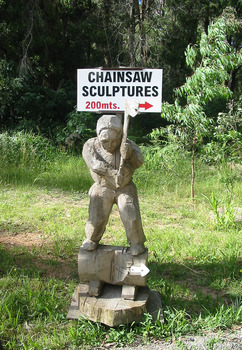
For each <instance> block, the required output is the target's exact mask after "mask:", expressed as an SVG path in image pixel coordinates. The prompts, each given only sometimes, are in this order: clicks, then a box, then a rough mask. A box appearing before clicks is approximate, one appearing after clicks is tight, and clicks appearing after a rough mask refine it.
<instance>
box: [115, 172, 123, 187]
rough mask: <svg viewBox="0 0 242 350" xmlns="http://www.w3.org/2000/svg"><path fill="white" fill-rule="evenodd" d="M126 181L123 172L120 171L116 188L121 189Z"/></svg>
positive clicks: (116, 180) (116, 179)
mask: <svg viewBox="0 0 242 350" xmlns="http://www.w3.org/2000/svg"><path fill="white" fill-rule="evenodd" d="M123 180H124V174H123V172H122V171H119V172H118V173H117V175H116V178H115V182H116V187H117V188H118V187H120V186H121V185H122V183H123Z"/></svg>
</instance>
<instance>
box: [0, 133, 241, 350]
mask: <svg viewBox="0 0 242 350" xmlns="http://www.w3.org/2000/svg"><path fill="white" fill-rule="evenodd" d="M20 136H21V135H20ZM5 137H6V136H5ZM7 137H8V138H7V140H9V137H10V136H9V135H8V136H7ZM21 137H22V141H21V142H22V143H21V147H20V146H19V149H18V151H16V155H15V156H14V152H12V153H11V152H10V155H12V158H11V157H10V156H9V157H7V154H6V148H5V153H4V157H2V158H1V159H2V162H1V168H0V339H1V342H2V345H3V347H4V349H67V348H68V349H80V348H85V347H86V348H94V347H95V346H102V345H104V344H109V345H110V346H113V347H114V346H122V345H124V344H132V343H133V342H134V341H135V340H136V339H140V338H141V339H142V341H143V342H147V341H150V340H151V339H153V338H155V339H158V338H173V337H179V336H180V335H184V334H201V333H203V332H206V331H208V330H224V329H227V328H232V327H234V326H235V325H236V324H240V323H241V320H242V306H241V276H242V261H241V255H240V254H241V223H240V222H234V220H230V221H226V223H225V221H224V220H223V219H220V217H217V216H215V219H212V218H211V211H212V212H214V210H215V209H214V206H213V205H212V203H213V204H214V201H215V199H216V200H217V203H220V205H221V206H225V207H226V206H227V207H228V206H230V207H231V208H233V207H241V206H242V205H241V198H242V196H241V195H242V193H241V191H242V190H241V187H240V182H239V171H238V169H236V168H235V169H234V168H233V169H232V170H231V169H230V167H229V168H228V165H227V164H224V165H223V166H222V167H221V166H220V167H217V168H215V167H209V166H206V165H204V164H202V163H199V162H198V163H197V178H196V180H197V183H196V199H195V202H194V203H192V202H191V200H190V170H189V165H190V163H189V160H188V158H187V156H186V157H184V158H183V161H182V162H180V161H177V162H176V160H175V159H174V158H173V159H172V162H171V164H170V165H169V162H168V161H167V160H166V162H165V163H164V164H165V165H166V166H163V165H162V164H163V163H162V160H158V161H157V163H156V164H155V166H154V170H152V164H151V163H150V162H152V160H148V161H147V163H146V164H145V165H144V166H143V167H142V168H140V169H139V171H138V172H137V174H136V175H135V182H136V184H137V187H138V191H139V198H140V207H141V215H142V221H143V226H144V231H145V234H146V237H147V243H146V246H147V247H148V249H149V268H150V270H151V272H150V274H149V277H148V286H149V287H150V288H151V289H153V290H156V291H158V292H160V294H161V297H162V303H163V308H164V322H161V321H159V320H157V322H156V323H155V324H153V323H152V322H151V317H150V315H148V314H146V315H144V319H143V321H142V322H141V323H140V324H139V325H135V324H131V325H124V326H120V327H117V328H108V327H105V326H104V325H102V324H99V323H93V322H90V321H89V320H86V319H79V320H76V321H67V320H66V315H67V312H68V309H69V305H70V302H71V297H72V294H73V292H74V289H75V286H76V284H77V283H78V275H77V253H78V249H79V246H80V244H81V242H82V240H83V239H84V227H85V223H86V221H87V216H88V195H87V191H88V188H89V186H90V184H91V183H92V181H91V178H90V175H89V173H88V170H87V168H86V166H85V164H84V162H83V160H82V158H81V157H80V156H79V157H77V156H71V155H69V154H68V153H67V152H65V151H63V150H61V151H60V150H56V149H54V148H53V149H51V146H50V145H47V146H48V147H47V148H46V151H45V152H46V153H44V154H47V155H46V156H43V153H42V157H40V156H39V155H38V154H39V151H38V147H40V148H41V147H44V146H41V145H40V144H42V145H45V143H43V140H42V139H40V140H39V141H38V140H37V141H38V142H37V141H36V140H35V143H34V142H33V140H31V137H33V136H31V137H30V136H29V138H30V140H29V144H28V143H27V141H26V137H24V136H23V135H22V136H21ZM21 137H19V138H20V139H21ZM9 142H10V141H9ZM16 142H17V141H16ZM18 142H20V141H19V140H18ZM17 144H18V143H17ZM23 145H25V147H24V148H23ZM33 145H35V146H33ZM36 145H37V146H36ZM8 147H9V148H11V147H10V146H8ZM36 147H37V150H36ZM10 150H11V149H10ZM23 150H25V152H27V153H28V152H30V156H28V157H27V156H25V160H24V157H22V156H21V155H23ZM31 152H32V153H31ZM17 154H19V156H18V157H17ZM31 154H32V156H31ZM34 154H35V155H36V156H34ZM16 158H18V160H16ZM160 161H161V164H160V166H159V162H160ZM179 169H180V170H181V171H179ZM175 174H180V177H176V176H175ZM215 208H216V206H215ZM232 214H233V213H232ZM232 214H231V215H232ZM228 215H229V214H228ZM102 242H103V243H104V244H113V245H115V244H116V245H121V244H126V238H125V233H124V229H123V227H122V224H121V221H120V218H119V215H118V211H117V209H116V208H114V210H113V213H112V215H111V217H110V221H109V224H108V227H107V230H106V233H105V235H104V237H103V241H102Z"/></svg>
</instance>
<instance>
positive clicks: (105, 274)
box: [78, 245, 148, 286]
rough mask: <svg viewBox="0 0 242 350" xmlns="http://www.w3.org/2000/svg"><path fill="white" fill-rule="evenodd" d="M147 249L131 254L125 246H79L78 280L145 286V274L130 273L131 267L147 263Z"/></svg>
mask: <svg viewBox="0 0 242 350" xmlns="http://www.w3.org/2000/svg"><path fill="white" fill-rule="evenodd" d="M147 257H148V250H147V249H146V250H145V252H144V253H143V254H140V255H138V256H133V255H131V254H130V252H129V249H128V248H127V247H117V246H107V245H99V246H98V248H97V249H96V250H94V251H87V250H85V249H84V248H82V247H81V248H80V250H79V253H78V274H79V279H80V282H89V281H95V280H97V281H102V282H104V283H110V284H117V285H123V284H129V285H136V286H145V285H146V280H147V276H141V275H140V274H139V273H137V274H136V275H135V274H131V267H132V266H135V267H140V266H141V265H142V264H144V265H146V264H147Z"/></svg>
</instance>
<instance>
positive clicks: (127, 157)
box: [82, 115, 146, 256]
mask: <svg viewBox="0 0 242 350" xmlns="http://www.w3.org/2000/svg"><path fill="white" fill-rule="evenodd" d="M124 123H125V122H124ZM127 126H128V125H127V123H126V126H125V125H124V129H125V128H126V130H127ZM96 132H97V137H94V138H91V139H89V140H88V141H87V142H86V143H85V145H84V147H83V158H84V159H85V162H86V164H87V166H88V168H89V169H90V173H91V176H92V178H93V180H94V181H95V183H94V184H93V186H92V187H91V188H90V190H89V196H90V204H89V218H88V222H87V224H86V229H85V233H86V237H87V238H86V239H85V240H84V242H83V244H82V248H84V249H85V250H87V251H91V250H95V249H96V248H97V246H98V243H99V241H100V239H101V238H102V236H103V233H104V231H105V228H106V225H107V222H108V218H109V215H110V212H111V210H112V207H113V204H117V206H118V209H119V213H120V217H121V220H122V222H123V224H124V227H125V231H126V235H127V240H128V243H129V244H130V254H131V255H134V256H136V255H139V254H141V253H143V252H144V251H145V247H144V242H145V240H146V239H145V235H144V232H143V228H142V223H141V216H140V210H139V204H138V197H137V190H136V186H135V184H134V183H133V181H132V176H133V174H134V171H135V170H136V169H137V168H139V167H140V166H141V165H142V163H143V157H142V154H141V151H140V149H139V147H138V146H137V145H136V144H135V143H134V142H133V141H131V140H129V139H127V132H126V134H125V132H123V130H122V123H121V120H120V118H119V117H118V116H116V115H103V116H102V117H101V118H100V119H99V120H98V122H97V128H96Z"/></svg>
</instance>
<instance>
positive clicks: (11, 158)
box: [0, 132, 55, 170]
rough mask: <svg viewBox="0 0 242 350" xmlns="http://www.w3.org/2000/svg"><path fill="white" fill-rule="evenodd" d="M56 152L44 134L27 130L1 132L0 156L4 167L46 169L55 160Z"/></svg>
mask: <svg viewBox="0 0 242 350" xmlns="http://www.w3.org/2000/svg"><path fill="white" fill-rule="evenodd" d="M54 153H55V152H54V147H53V146H52V145H51V143H50V141H49V140H48V139H46V138H44V137H42V136H39V135H34V134H33V133H27V132H17V133H14V134H12V135H11V134H9V133H7V132H5V133H2V134H0V157H1V165H2V166H3V167H11V166H17V167H20V168H35V169H36V170H37V169H39V170H40V169H41V170H46V169H47V168H48V165H49V164H50V162H51V161H53V160H54V157H55V154H54Z"/></svg>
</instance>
